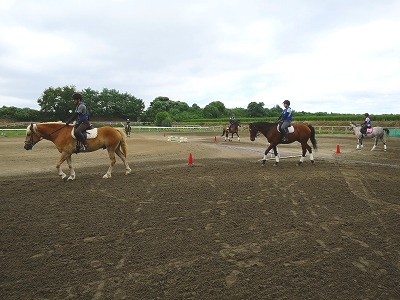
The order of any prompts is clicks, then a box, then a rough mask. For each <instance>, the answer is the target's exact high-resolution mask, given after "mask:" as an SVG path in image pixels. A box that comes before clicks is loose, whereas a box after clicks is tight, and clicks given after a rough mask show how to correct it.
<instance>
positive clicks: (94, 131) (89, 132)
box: [71, 128, 97, 140]
mask: <svg viewBox="0 0 400 300" xmlns="http://www.w3.org/2000/svg"><path fill="white" fill-rule="evenodd" d="M86 132H87V139H88V140H90V139H94V138H96V137H97V128H93V129H89V130H86ZM71 135H72V137H73V138H74V139H76V137H75V134H74V128H72V131H71Z"/></svg>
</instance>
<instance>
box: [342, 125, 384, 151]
mask: <svg viewBox="0 0 400 300" xmlns="http://www.w3.org/2000/svg"><path fill="white" fill-rule="evenodd" d="M362 129H363V126H362V125H360V124H355V123H353V122H350V127H349V130H352V131H353V133H354V134H355V136H356V137H357V150H361V149H363V147H364V145H363V139H364V138H373V139H375V141H374V145H373V147H372V149H371V151H373V150H375V148H376V146H377V145H378V141H379V140H381V141H382V143H383V150H384V151H386V150H387V146H386V139H385V137H386V136H387V135H389V129H388V128H383V127H378V126H376V127H371V128H370V129H369V130H367V131H366V133H365V134H364V133H363V132H362Z"/></svg>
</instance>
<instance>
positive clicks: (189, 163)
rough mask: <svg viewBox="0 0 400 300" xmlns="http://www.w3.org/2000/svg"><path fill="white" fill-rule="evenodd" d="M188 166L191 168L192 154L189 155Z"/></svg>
mask: <svg viewBox="0 0 400 300" xmlns="http://www.w3.org/2000/svg"><path fill="white" fill-rule="evenodd" d="M188 165H189V166H193V156H192V153H189V158H188Z"/></svg>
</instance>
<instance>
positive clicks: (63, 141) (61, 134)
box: [24, 122, 131, 180]
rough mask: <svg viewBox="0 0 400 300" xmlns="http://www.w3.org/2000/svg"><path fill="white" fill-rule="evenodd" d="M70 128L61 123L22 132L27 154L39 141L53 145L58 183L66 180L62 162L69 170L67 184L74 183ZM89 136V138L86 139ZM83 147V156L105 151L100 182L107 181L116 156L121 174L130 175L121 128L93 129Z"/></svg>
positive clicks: (42, 124) (31, 127) (73, 149)
mask: <svg viewBox="0 0 400 300" xmlns="http://www.w3.org/2000/svg"><path fill="white" fill-rule="evenodd" d="M73 128H74V127H73V125H66V124H65V123H61V122H47V123H37V124H34V123H31V124H30V125H29V126H28V127H27V129H26V137H25V145H24V148H25V149H26V150H31V149H32V148H33V146H34V145H35V144H36V143H38V142H40V141H41V140H42V139H45V140H49V141H51V142H53V143H54V145H55V146H56V147H57V149H58V151H59V152H60V153H61V157H60V160H59V161H58V163H57V165H56V167H57V171H58V175H59V176H61V178H62V179H64V178H65V177H66V176H67V174H65V173H64V172H63V171H62V169H61V164H62V163H63V162H64V161H65V160H66V161H67V163H68V167H69V169H70V176H69V177H68V179H67V180H74V179H75V170H74V168H73V166H72V159H71V156H72V154H73V153H75V151H76V150H75V149H76V140H75V139H74V138H73V137H72V130H73ZM90 135H92V136H93V137H89V136H90ZM87 145H88V149H87V150H86V151H85V152H92V151H96V150H99V149H107V151H108V156H109V158H110V166H109V168H108V171H107V173H106V174H104V176H103V178H110V177H111V172H112V169H113V167H114V165H115V163H116V159H115V154H117V155H118V156H119V158H121V160H122V162H123V163H124V165H125V174H126V175H127V174H129V173H130V172H131V169H130V168H129V165H128V162H127V160H126V155H127V145H126V135H125V133H124V132H123V129H122V128H121V129H120V128H118V129H116V128H113V127H109V126H104V127H100V128H98V129H97V128H96V129H94V131H91V132H90V134H88V139H87Z"/></svg>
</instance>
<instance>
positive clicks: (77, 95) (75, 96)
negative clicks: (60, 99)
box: [72, 93, 82, 100]
mask: <svg viewBox="0 0 400 300" xmlns="http://www.w3.org/2000/svg"><path fill="white" fill-rule="evenodd" d="M72 100H82V94H81V93H73V95H72Z"/></svg>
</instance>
